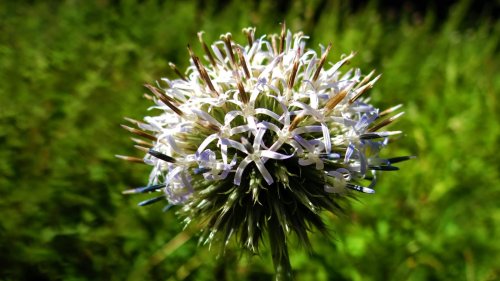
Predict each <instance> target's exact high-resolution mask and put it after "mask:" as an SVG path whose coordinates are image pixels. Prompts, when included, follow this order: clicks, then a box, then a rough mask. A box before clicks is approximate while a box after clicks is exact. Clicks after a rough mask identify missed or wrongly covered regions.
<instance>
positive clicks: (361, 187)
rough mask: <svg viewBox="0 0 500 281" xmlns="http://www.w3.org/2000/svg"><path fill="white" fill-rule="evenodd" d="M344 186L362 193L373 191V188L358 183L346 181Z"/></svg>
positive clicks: (371, 192)
mask: <svg viewBox="0 0 500 281" xmlns="http://www.w3.org/2000/svg"><path fill="white" fill-rule="evenodd" d="M346 187H347V188H349V189H352V190H355V191H359V192H363V193H369V194H373V193H375V190H373V189H371V188H368V187H364V186H360V185H355V184H350V183H348V184H346Z"/></svg>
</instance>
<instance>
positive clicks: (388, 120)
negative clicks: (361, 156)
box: [367, 112, 404, 132]
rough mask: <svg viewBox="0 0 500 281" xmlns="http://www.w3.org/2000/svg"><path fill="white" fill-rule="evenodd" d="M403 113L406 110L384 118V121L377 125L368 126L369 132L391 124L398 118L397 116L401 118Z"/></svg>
mask: <svg viewBox="0 0 500 281" xmlns="http://www.w3.org/2000/svg"><path fill="white" fill-rule="evenodd" d="M403 114H404V112H400V113H398V114H396V115H394V116H392V117H390V118H387V119H385V120H383V121H382V122H380V123H378V124H377V125H375V126H373V127H371V128H368V130H367V131H368V132H375V131H376V130H378V129H380V128H382V127H385V126H387V125H389V124H391V123H392V122H394V120H396V119H397V118H399V117H400V116H401V115H403Z"/></svg>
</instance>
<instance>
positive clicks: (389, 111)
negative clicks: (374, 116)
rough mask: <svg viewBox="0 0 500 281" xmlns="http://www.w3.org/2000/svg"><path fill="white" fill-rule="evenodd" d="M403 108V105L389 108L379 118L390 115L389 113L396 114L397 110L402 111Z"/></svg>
mask: <svg viewBox="0 0 500 281" xmlns="http://www.w3.org/2000/svg"><path fill="white" fill-rule="evenodd" d="M402 106H403V105H402V104H398V105H396V106H393V107H390V108H388V109H386V110H384V111H382V112H380V113H379V114H378V116H379V117H380V116H384V115H387V114H389V113H391V112H394V111H396V110H398V109H400V108H401V107H402Z"/></svg>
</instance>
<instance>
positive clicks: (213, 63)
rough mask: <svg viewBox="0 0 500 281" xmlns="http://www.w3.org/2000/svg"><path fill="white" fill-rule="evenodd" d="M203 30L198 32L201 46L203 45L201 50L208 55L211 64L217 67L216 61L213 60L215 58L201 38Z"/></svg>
mask: <svg viewBox="0 0 500 281" xmlns="http://www.w3.org/2000/svg"><path fill="white" fill-rule="evenodd" d="M203 33H204V32H203V31H200V32H198V39H199V40H200V43H201V46H202V47H203V51H205V54H206V55H207V57H208V60H209V61H210V63H211V64H212V66H213V67H214V68H216V67H217V63H216V62H215V58H214V56H213V55H212V52H210V49H209V48H208V46H207V44H205V41H204V40H203Z"/></svg>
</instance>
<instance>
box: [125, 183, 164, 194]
mask: <svg viewBox="0 0 500 281" xmlns="http://www.w3.org/2000/svg"><path fill="white" fill-rule="evenodd" d="M165 186H166V184H164V183H160V184H155V185H150V186H144V187H138V188H133V189H127V190H124V191H122V194H137V193H146V192H151V191H155V190H158V189H160V188H164V187H165Z"/></svg>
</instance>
